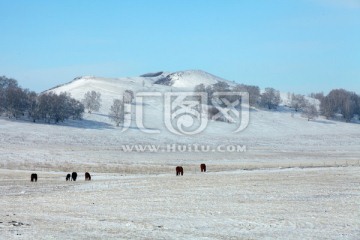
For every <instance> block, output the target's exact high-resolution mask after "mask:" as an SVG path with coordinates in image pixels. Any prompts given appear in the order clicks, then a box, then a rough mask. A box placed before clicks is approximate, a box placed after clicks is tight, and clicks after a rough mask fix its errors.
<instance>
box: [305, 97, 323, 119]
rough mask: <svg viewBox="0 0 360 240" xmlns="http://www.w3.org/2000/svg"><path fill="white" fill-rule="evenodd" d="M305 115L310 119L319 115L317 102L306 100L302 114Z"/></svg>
mask: <svg viewBox="0 0 360 240" xmlns="http://www.w3.org/2000/svg"><path fill="white" fill-rule="evenodd" d="M301 115H302V116H303V117H306V118H307V119H308V121H310V120H312V119H315V118H317V117H318V116H319V112H318V110H317V108H316V106H315V104H311V103H310V102H308V101H307V102H306V104H305V106H304V107H303V110H302V114H301Z"/></svg>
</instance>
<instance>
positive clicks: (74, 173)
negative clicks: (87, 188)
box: [71, 172, 77, 181]
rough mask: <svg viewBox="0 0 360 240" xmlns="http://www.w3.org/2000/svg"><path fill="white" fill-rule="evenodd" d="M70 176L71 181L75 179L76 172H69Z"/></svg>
mask: <svg viewBox="0 0 360 240" xmlns="http://www.w3.org/2000/svg"><path fill="white" fill-rule="evenodd" d="M71 178H72V180H73V181H76V178H77V173H76V172H73V173H72V174H71Z"/></svg>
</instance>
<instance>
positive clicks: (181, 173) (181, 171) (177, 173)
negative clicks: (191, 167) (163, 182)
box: [176, 166, 184, 176]
mask: <svg viewBox="0 0 360 240" xmlns="http://www.w3.org/2000/svg"><path fill="white" fill-rule="evenodd" d="M180 175H181V176H182V175H184V169H183V167H181V166H177V167H176V176H180Z"/></svg>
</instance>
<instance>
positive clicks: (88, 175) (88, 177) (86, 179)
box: [85, 172, 91, 181]
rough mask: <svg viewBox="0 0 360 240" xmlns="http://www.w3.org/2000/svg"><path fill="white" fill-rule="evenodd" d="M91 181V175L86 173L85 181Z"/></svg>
mask: <svg viewBox="0 0 360 240" xmlns="http://www.w3.org/2000/svg"><path fill="white" fill-rule="evenodd" d="M90 180H91V175H90V173H88V172H86V173H85V181H90Z"/></svg>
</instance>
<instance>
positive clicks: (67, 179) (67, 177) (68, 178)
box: [66, 173, 71, 181]
mask: <svg viewBox="0 0 360 240" xmlns="http://www.w3.org/2000/svg"><path fill="white" fill-rule="evenodd" d="M70 178H71V175H70V173H68V175H66V181H70Z"/></svg>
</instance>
